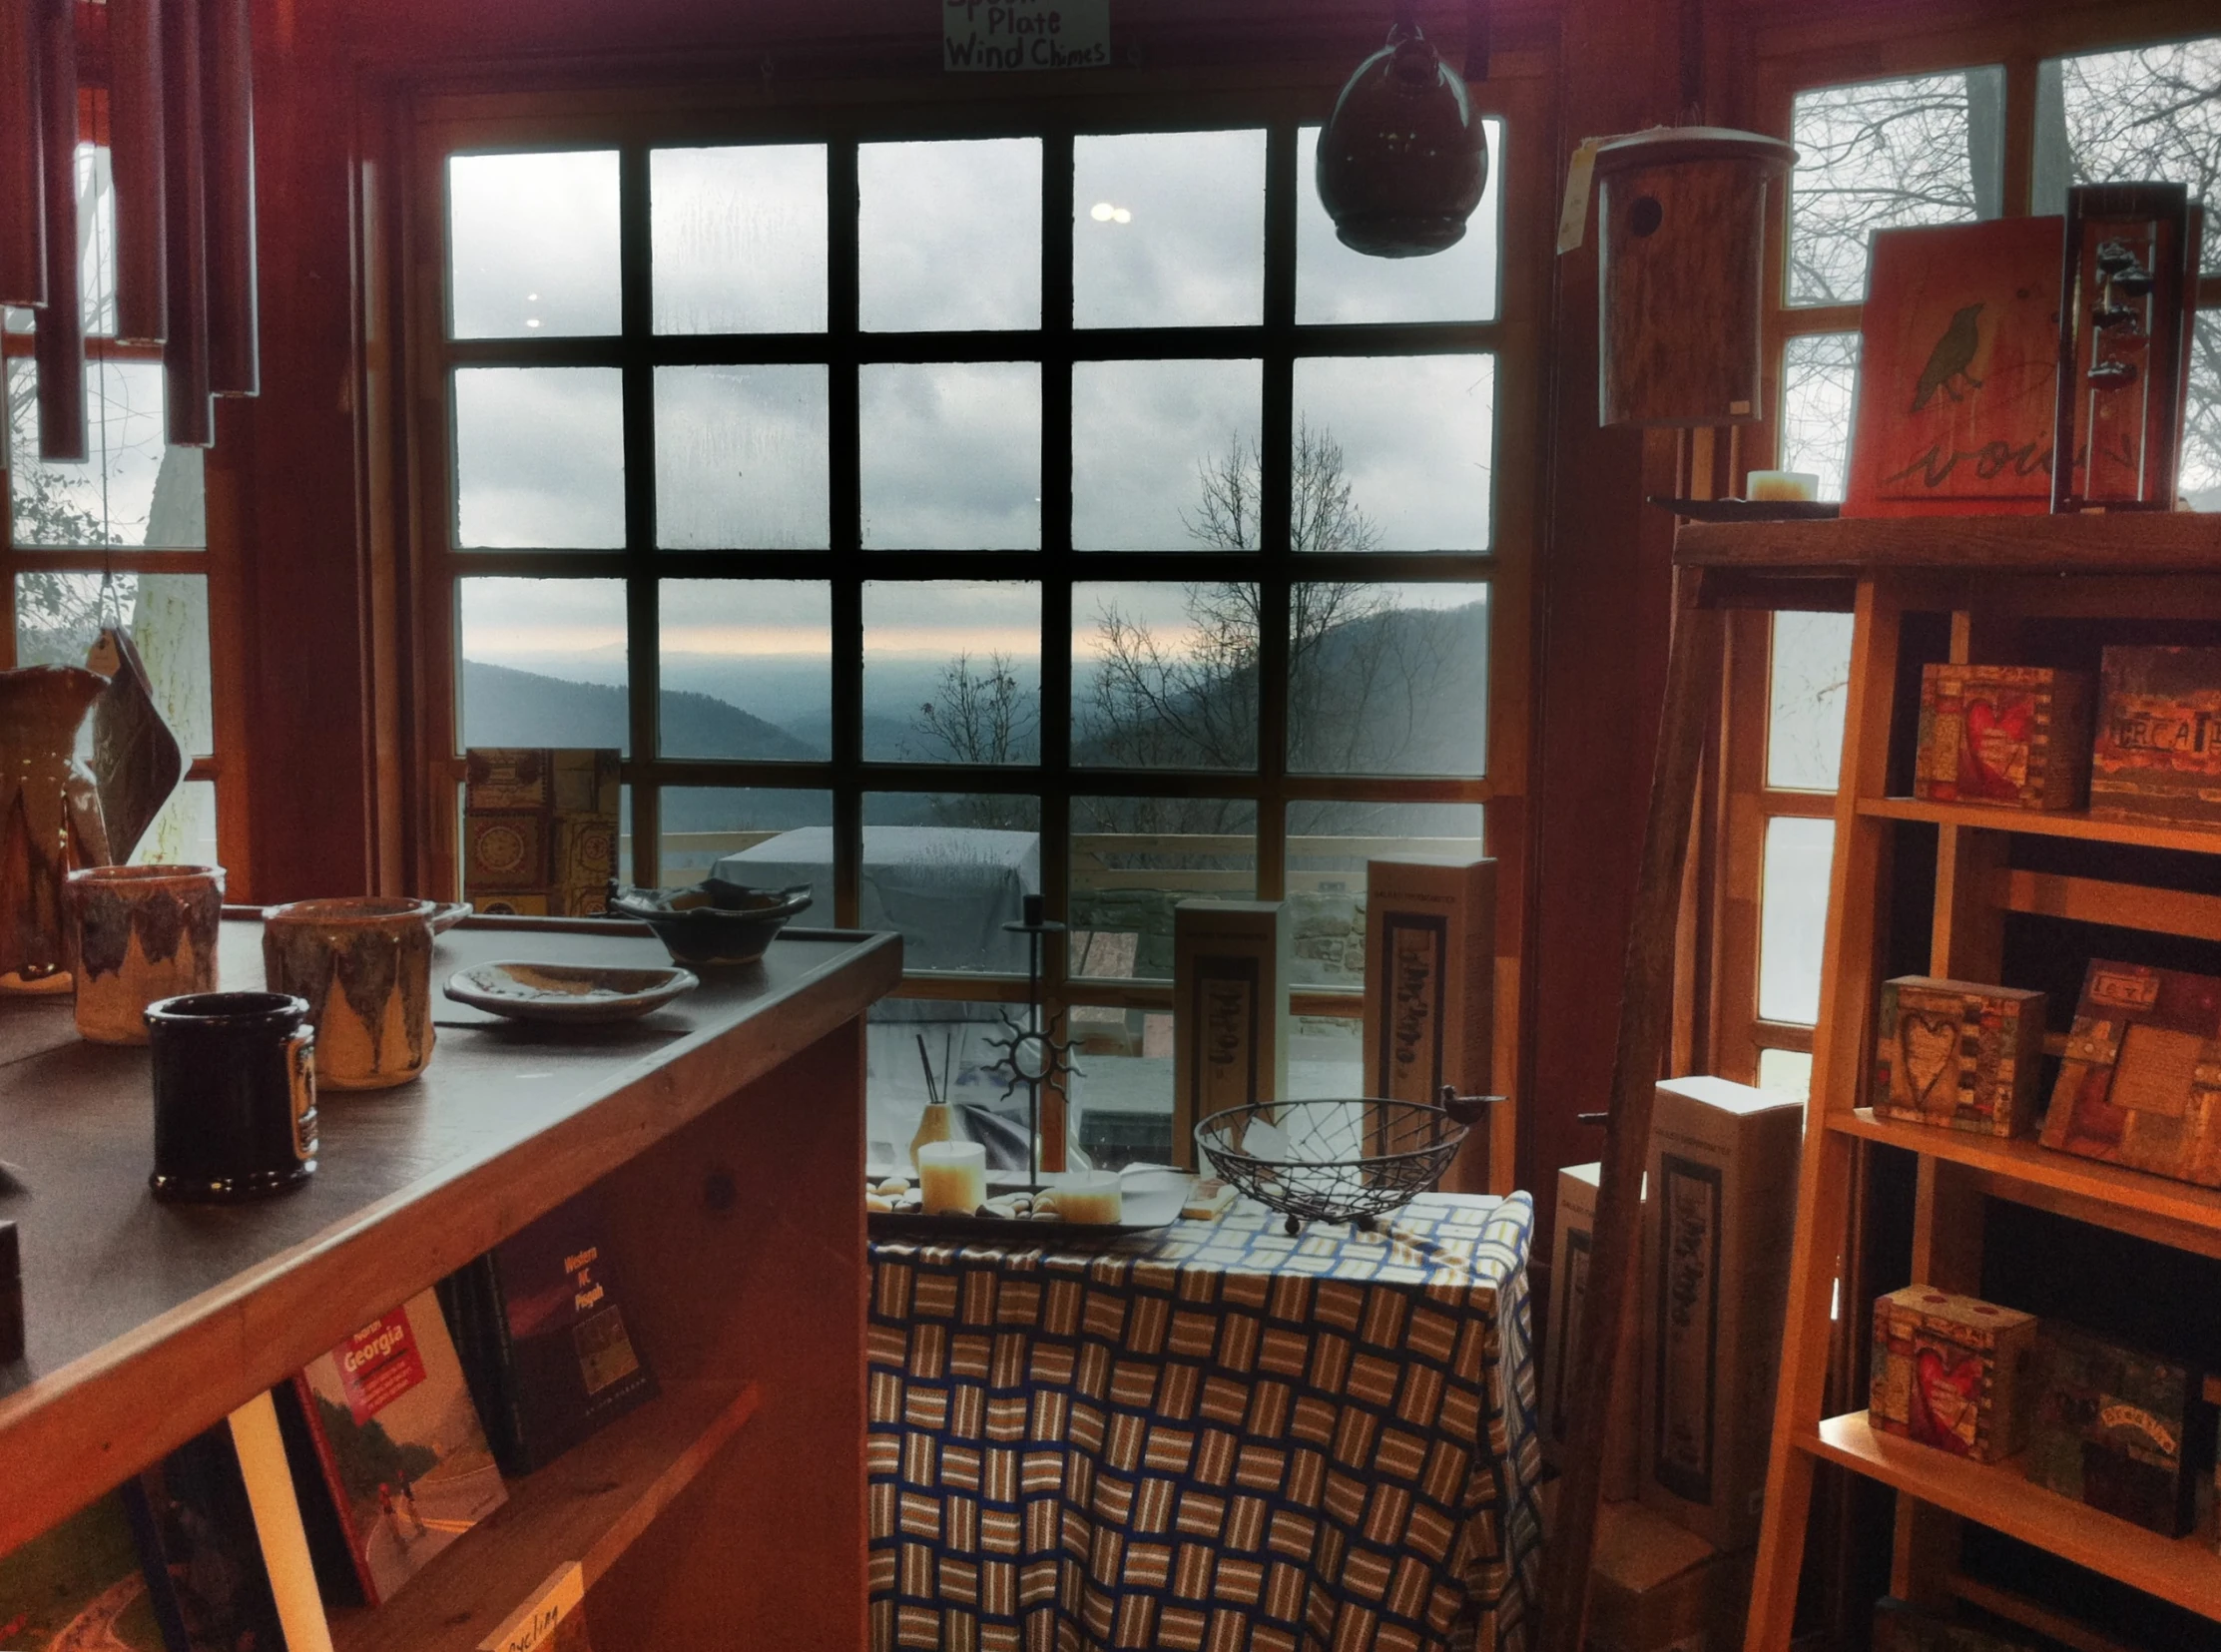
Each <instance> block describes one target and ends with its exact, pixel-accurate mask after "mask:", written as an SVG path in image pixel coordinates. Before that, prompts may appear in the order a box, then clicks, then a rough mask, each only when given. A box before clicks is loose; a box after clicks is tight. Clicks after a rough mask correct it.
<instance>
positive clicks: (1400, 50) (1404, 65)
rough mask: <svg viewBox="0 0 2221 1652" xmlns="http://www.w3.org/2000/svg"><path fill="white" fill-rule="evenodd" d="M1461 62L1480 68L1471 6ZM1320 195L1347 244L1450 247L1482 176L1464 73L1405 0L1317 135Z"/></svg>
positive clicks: (1401, 250)
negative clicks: (1441, 50)
mask: <svg viewBox="0 0 2221 1652" xmlns="http://www.w3.org/2000/svg"><path fill="white" fill-rule="evenodd" d="M1468 26H1469V29H1470V31H1471V34H1470V38H1469V40H1468V48H1467V57H1466V68H1467V71H1468V73H1469V72H1470V71H1471V70H1472V69H1473V68H1474V67H1475V66H1476V64H1477V65H1478V66H1480V69H1481V74H1482V75H1483V76H1485V75H1486V73H1487V70H1486V67H1485V65H1486V53H1487V47H1486V44H1485V42H1486V38H1487V37H1486V33H1485V30H1486V13H1485V10H1484V8H1483V7H1482V6H1481V5H1479V4H1475V5H1473V6H1472V7H1471V9H1470V13H1469V23H1468ZM1317 177H1318V186H1319V200H1320V204H1321V205H1322V206H1324V207H1325V208H1326V209H1327V216H1328V217H1329V218H1331V219H1333V220H1334V223H1335V234H1336V235H1337V236H1339V237H1340V238H1341V239H1342V244H1343V245H1344V246H1345V247H1349V248H1353V249H1355V250H1356V251H1358V252H1360V253H1366V254H1370V255H1371V256H1372V257H1374V258H1378V259H1409V258H1423V257H1425V256H1426V255H1427V254H1429V253H1439V252H1441V251H1442V250H1443V249H1444V248H1446V247H1454V246H1456V245H1457V243H1458V242H1459V241H1460V240H1462V239H1463V238H1464V235H1465V221H1466V220H1467V219H1468V218H1470V217H1471V216H1472V212H1473V209H1474V208H1475V207H1477V206H1479V205H1480V194H1481V190H1482V188H1483V187H1484V186H1485V185H1486V184H1487V182H1488V141H1487V139H1486V137H1485V136H1483V134H1482V132H1481V125H1480V118H1479V117H1478V116H1477V115H1475V114H1474V113H1473V105H1472V99H1471V98H1470V97H1469V96H1468V95H1467V93H1466V91H1465V78H1464V77H1462V76H1460V75H1459V74H1458V73H1457V72H1456V71H1455V70H1453V69H1452V68H1450V66H1449V65H1448V64H1446V63H1444V62H1443V61H1442V59H1441V54H1440V53H1438V52H1436V51H1435V50H1434V47H1433V45H1432V43H1431V42H1429V41H1428V40H1427V38H1426V36H1425V35H1424V34H1422V33H1421V32H1420V30H1419V26H1418V22H1417V20H1416V19H1415V18H1414V17H1413V16H1412V14H1411V8H1410V6H1409V4H1408V3H1404V4H1399V5H1398V6H1397V7H1396V13H1395V22H1394V23H1393V25H1391V26H1390V28H1389V29H1388V44H1387V45H1386V46H1384V47H1382V48H1381V50H1379V51H1378V52H1375V53H1374V54H1373V55H1372V56H1371V57H1369V58H1367V59H1366V60H1365V61H1364V62H1363V63H1361V64H1359V65H1358V71H1357V73H1356V74H1354V75H1352V76H1351V77H1350V81H1349V84H1348V85H1346V86H1344V87H1343V89H1342V95H1341V96H1340V97H1339V98H1337V99H1336V100H1335V112H1334V114H1333V115H1332V116H1331V117H1330V118H1329V120H1328V122H1327V125H1326V129H1325V130H1324V131H1323V132H1321V133H1320V134H1319V164H1318V174H1317Z"/></svg>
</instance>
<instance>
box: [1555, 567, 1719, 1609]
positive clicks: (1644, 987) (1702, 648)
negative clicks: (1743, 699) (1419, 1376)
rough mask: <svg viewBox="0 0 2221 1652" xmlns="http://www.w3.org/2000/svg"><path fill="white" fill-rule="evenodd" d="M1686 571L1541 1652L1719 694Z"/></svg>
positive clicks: (1604, 1401) (1584, 1581)
mask: <svg viewBox="0 0 2221 1652" xmlns="http://www.w3.org/2000/svg"><path fill="white" fill-rule="evenodd" d="M1695 591H1696V576H1695V575H1694V574H1691V573H1686V572H1683V573H1677V574H1676V575H1675V579H1674V607H1673V616H1674V626H1673V638H1672V641H1671V643H1670V645H1669V647H1668V650H1667V655H1666V698H1665V705H1664V708H1663V710H1662V711H1661V713H1660V716H1659V721H1658V754H1657V760H1656V764H1655V766H1654V768H1653V769H1652V771H1651V782H1650V817H1649V824H1648V826H1646V828H1645V831H1644V836H1643V861H1642V874H1641V878H1640V881H1639V882H1638V883H1637V885H1636V889H1635V912H1634V922H1633V924H1632V925H1631V926H1630V928H1629V930H1628V936H1627V966H1626V971H1625V976H1624V980H1623V983H1622V986H1621V991H1620V1007H1619V1041H1618V1047H1617V1050H1616V1052H1615V1055H1614V1058H1613V1069H1612V1101H1611V1117H1610V1119H1609V1121H1608V1122H1607V1124H1606V1125H1605V1134H1604V1173H1603V1185H1602V1188H1601V1190H1600V1192H1599V1195H1598V1199H1597V1211H1596V1235H1595V1239H1594V1241H1593V1245H1594V1250H1593V1253H1592V1254H1593V1256H1594V1258H1595V1261H1594V1263H1593V1264H1592V1267H1591V1272H1590V1275H1589V1288H1588V1290H1589V1296H1588V1305H1587V1309H1586V1311H1585V1312H1584V1313H1583V1314H1582V1316H1581V1342H1580V1347H1579V1348H1578V1349H1577V1350H1576V1351H1575V1354H1574V1360H1573V1372H1572V1377H1573V1382H1572V1389H1573V1399H1572V1403H1571V1405H1570V1406H1569V1407H1568V1409H1569V1411H1570V1414H1571V1438H1572V1444H1571V1447H1570V1449H1569V1450H1568V1452H1567V1455H1566V1462H1565V1477H1564V1479H1563V1481H1562V1482H1561V1483H1560V1486H1559V1491H1558V1506H1557V1520H1556V1526H1557V1529H1556V1530H1555V1532H1553V1533H1552V1535H1551V1541H1550V1545H1549V1548H1548V1550H1547V1552H1546V1554H1545V1556H1544V1570H1543V1591H1542V1600H1543V1617H1542V1637H1541V1643H1540V1644H1541V1648H1542V1652H1579V1649H1580V1648H1581V1647H1582V1646H1583V1645H1584V1644H1585V1643H1586V1638H1587V1636H1586V1631H1587V1622H1586V1620H1587V1614H1588V1573H1589V1561H1590V1558H1591V1555H1592V1554H1593V1552H1594V1548H1595V1541H1596V1510H1597V1504H1598V1502H1599V1500H1600V1494H1601V1491H1602V1485H1603V1481H1602V1476H1603V1465H1604V1457H1603V1452H1604V1434H1605V1418H1606V1417H1608V1416H1609V1415H1610V1414H1611V1410H1612V1392H1613V1387H1614V1385H1615V1384H1616V1383H1617V1382H1619V1381H1622V1380H1627V1381H1632V1380H1633V1379H1634V1375H1635V1374H1634V1373H1633V1372H1622V1371H1619V1370H1618V1369H1616V1363H1615V1361H1614V1360H1613V1358H1612V1355H1613V1351H1614V1350H1615V1349H1617V1348H1618V1346H1619V1328H1620V1324H1621V1321H1622V1319H1623V1317H1624V1316H1625V1315H1626V1314H1628V1313H1629V1312H1630V1311H1631V1309H1630V1298H1631V1297H1632V1296H1633V1294H1634V1289H1635V1280H1636V1274H1637V1270H1638V1267H1639V1265H1640V1261H1641V1256H1640V1252H1641V1224H1642V1174H1643V1154H1644V1151H1645V1149H1646V1147H1647V1146H1648V1144H1649V1138H1650V1103H1651V1092H1652V1087H1653V1086H1654V1085H1656V1083H1657V1082H1658V1079H1659V1076H1660V1068H1661V1065H1662V1063H1663V1061H1664V1059H1665V1055H1666V1048H1667V1041H1668V1039H1669V1038H1670V1036H1671V1033H1672V1022H1673V964H1674V952H1675V931H1676V928H1677V920H1678V918H1679V915H1680V909H1681V866H1682V860H1683V857H1684V856H1685V855H1686V854H1687V852H1688V847H1689V823H1690V819H1691V812H1692V810H1693V807H1694V805H1695V802H1696V794H1697V774H1698V770H1699V768H1700V765H1701V760H1702V757H1703V754H1704V742H1705V732H1706V728H1707V726H1708V723H1709V720H1710V718H1711V716H1712V711H1713V708H1714V706H1715V705H1717V703H1718V701H1719V697H1720V670H1721V656H1722V651H1723V637H1724V631H1723V627H1722V624H1721V617H1720V615H1719V614H1718V612H1716V611H1715V610H1712V609H1707V608H1700V607H1698V606H1697V605H1696V601H1695Z"/></svg>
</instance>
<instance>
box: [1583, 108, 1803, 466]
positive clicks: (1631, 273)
mask: <svg viewBox="0 0 2221 1652" xmlns="http://www.w3.org/2000/svg"><path fill="white" fill-rule="evenodd" d="M1796 159H1797V152H1796V151H1795V150H1793V149H1791V148H1790V147H1789V145H1787V144H1785V143H1783V142H1782V141H1781V140H1780V139H1778V138H1766V137H1761V136H1760V135H1759V134H1757V133H1755V132H1733V131H1729V130H1727V129H1725V128H1721V127H1708V126H1683V127H1659V128H1656V129H1655V130H1653V131H1649V132H1639V133H1633V134H1630V135H1629V136H1627V137H1624V138H1613V139H1610V140H1608V141H1607V142H1605V143H1604V144H1603V145H1602V146H1601V147H1599V148H1598V150H1597V152H1596V188H1597V207H1596V219H1597V251H1596V257H1597V264H1598V283H1599V285H1600V286H1601V288H1602V307H1601V311H1600V325H1601V329H1602V330H1601V345H1602V371H1601V375H1600V380H1599V386H1598V387H1599V391H1600V394H1601V398H1602V399H1601V406H1600V410H1599V417H1600V418H1601V419H1602V421H1603V422H1604V423H1605V424H1636V425H1645V424H1649V425H1715V424H1750V423H1753V422H1755V421H1756V420H1757V419H1758V417H1759V415H1760V407H1759V303H1760V293H1761V289H1762V283H1761V274H1762V272H1761V264H1760V260H1761V256H1762V248H1763V246H1764V243H1765V231H1766V192H1767V187H1768V185H1769V184H1771V183H1773V182H1774V181H1775V180H1778V179H1779V178H1781V177H1782V175H1783V174H1785V173H1786V172H1788V170H1789V168H1790V165H1791V164H1792V163H1793V162H1794V161H1795V160H1796Z"/></svg>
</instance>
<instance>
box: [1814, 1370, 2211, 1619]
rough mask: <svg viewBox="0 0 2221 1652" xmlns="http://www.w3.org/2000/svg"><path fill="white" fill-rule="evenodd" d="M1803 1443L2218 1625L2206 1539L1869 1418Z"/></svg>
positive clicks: (1851, 1419)
mask: <svg viewBox="0 0 2221 1652" xmlns="http://www.w3.org/2000/svg"><path fill="white" fill-rule="evenodd" d="M1799 1443H1800V1444H1801V1445H1802V1446H1803V1447H1804V1448H1805V1449H1806V1450H1807V1451H1809V1452H1811V1453H1812V1454H1813V1455H1814V1456H1817V1457H1820V1458H1822V1459H1824V1460H1825V1461H1828V1462H1834V1463H1840V1464H1842V1465H1843V1466H1844V1467H1846V1468H1849V1469H1851V1470H1853V1471H1854V1472H1856V1473H1860V1474H1864V1475H1866V1476H1867V1477H1868V1478H1869V1479H1873V1480H1880V1481H1881V1482H1882V1483H1883V1484H1884V1485H1888V1486H1894V1487H1895V1488H1896V1489H1897V1490H1899V1491H1902V1492H1905V1493H1907V1494H1908V1495H1910V1496H1914V1497H1918V1498H1919V1499H1920V1500H1921V1501H1922V1502H1925V1503H1933V1504H1935V1505H1936V1506H1937V1507H1938V1508H1943V1509H1948V1510H1949V1511H1950V1512H1951V1513H1953V1514H1957V1515H1961V1516H1963V1517H1965V1518H1966V1519H1969V1520H1978V1521H1980V1522H1981V1523H1982V1524H1983V1525H1985V1526H1990V1527H1993V1528H1994V1529H1996V1530H1998V1531H2001V1532H2003V1533H2004V1534H2005V1535H2006V1536H2008V1537H2017V1538H2019V1539H2020V1540H2021V1541H2022V1542H2024V1543H2032V1544H2034V1545H2035V1546H2036V1547H2037V1548H2040V1549H2044V1550H2046V1551H2048V1552H2049V1553H2052V1554H2055V1555H2057V1556H2058V1557H2059V1558H2060V1559H2062V1560H2068V1561H2072V1562H2073V1563H2074V1564H2075V1565H2077V1566H2087V1567H2088V1568H2089V1569H2090V1570H2092V1571H2094V1572H2100V1573H2102V1574H2104V1575H2105V1576H2107V1577H2112V1578H2117V1579H2118V1580H2119V1581H2121V1582H2123V1583H2125V1584H2127V1585H2128V1586H2129V1587H2130V1588H2132V1589H2140V1590H2142V1591H2143V1592H2144V1593H2145V1594H2148V1595H2156V1596H2157V1597H2158V1598H2159V1599H2161V1600H2166V1601H2172V1602H2173V1603H2174V1604H2175V1605H2177V1606H2182V1607H2186V1608H2188V1609H2189V1610H2190V1611H2193V1612H2196V1613H2199V1614H2200V1615H2201V1616H2204V1617H2208V1618H2215V1619H2221V1554H2216V1553H2215V1552H2214V1549H2213V1538H2212V1535H2211V1534H2210V1533H2208V1532H2203V1531H2199V1532H2193V1533H2191V1534H2190V1535H2189V1536H2188V1537H2162V1536H2160V1535H2159V1534H2158V1533H2157V1532H2151V1531H2146V1530H2144V1528H2143V1527H2141V1526H2133V1525H2130V1524H2129V1523H2128V1522H2127V1521H2126V1520H2120V1519H2115V1518H2114V1517H2113V1516H2112V1515H2110V1514H2101V1513H2099V1512H2098V1511H2097V1510H2096V1509H2094V1508H2090V1507H2088V1506H2087V1505H2086V1504H2083V1503H2078V1502H2074V1501H2071V1500H2070V1499H2068V1498H2065V1497H2062V1496H2060V1495H2059V1494H2058V1493H2057V1492H2055V1491H2047V1490H2045V1489H2044V1488H2043V1487H2042V1486H2040V1485H2034V1484H2031V1483H2030V1482H2029V1481H2028V1480H2027V1479H2026V1478H2025V1477H2024V1476H2023V1474H2022V1471H2021V1468H2020V1464H2019V1461H2018V1459H2017V1458H2016V1459H2013V1460H2011V1461H2008V1462H2001V1463H1981V1462H1973V1461H1969V1460H1968V1459H1967V1458H1965V1457H1956V1456H1952V1455H1951V1454H1950V1453H1949V1452H1947V1451H1940V1450H1938V1449H1937V1448H1936V1447H1934V1446H1932V1445H1922V1444H1919V1443H1917V1442H1915V1441H1913V1440H1910V1439H1900V1438H1898V1437H1897V1436H1896V1435H1894V1434H1885V1433H1881V1432H1878V1431H1877V1430H1876V1429H1875V1428H1874V1426H1873V1425H1872V1424H1871V1423H1869V1422H1868V1420H1867V1413H1866V1412H1865V1411H1855V1412H1852V1413H1851V1414H1850V1415H1847V1416H1832V1417H1828V1418H1826V1419H1825V1420H1823V1421H1822V1423H1821V1424H1820V1431H1819V1433H1818V1434H1816V1435H1812V1434H1809V1435H1807V1436H1805V1438H1803V1439H1802V1440H1800V1441H1799Z"/></svg>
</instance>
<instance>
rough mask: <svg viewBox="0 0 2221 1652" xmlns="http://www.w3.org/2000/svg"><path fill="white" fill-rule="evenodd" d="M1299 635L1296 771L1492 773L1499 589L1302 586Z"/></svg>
mask: <svg viewBox="0 0 2221 1652" xmlns="http://www.w3.org/2000/svg"><path fill="white" fill-rule="evenodd" d="M1288 632H1289V635H1288V668H1289V686H1288V764H1289V767H1290V768H1291V769H1293V770H1296V771H1297V772H1298V773H1308V774H1338V775H1480V774H1482V773H1484V772H1485V770H1486V766H1487V756H1488V587H1487V586H1485V585H1354V584H1340V583H1338V584H1326V583H1323V582H1314V583H1309V584H1302V585H1298V586H1296V587H1295V588H1294V589H1293V590H1292V591H1291V592H1290V594H1289V612H1288Z"/></svg>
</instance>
